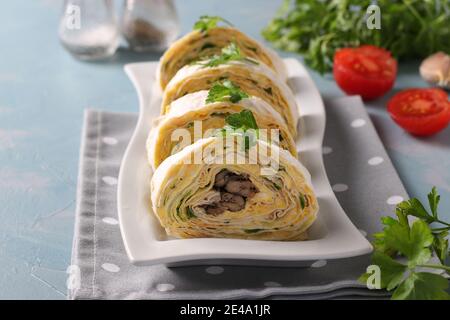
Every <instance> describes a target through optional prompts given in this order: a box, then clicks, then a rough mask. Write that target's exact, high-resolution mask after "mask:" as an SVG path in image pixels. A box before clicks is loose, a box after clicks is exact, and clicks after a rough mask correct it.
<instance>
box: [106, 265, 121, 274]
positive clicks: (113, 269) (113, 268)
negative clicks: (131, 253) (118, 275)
mask: <svg viewBox="0 0 450 320" xmlns="http://www.w3.org/2000/svg"><path fill="white" fill-rule="evenodd" d="M102 268H103V270H106V271H108V272H114V273H115V272H119V271H120V268H119V266H117V265H115V264H114V263H104V264H102Z"/></svg>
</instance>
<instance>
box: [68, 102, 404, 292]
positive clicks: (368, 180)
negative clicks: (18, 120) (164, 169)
mask: <svg viewBox="0 0 450 320" xmlns="http://www.w3.org/2000/svg"><path fill="white" fill-rule="evenodd" d="M326 111H327V129H326V134H325V141H324V146H323V154H324V155H323V156H324V160H325V166H326V169H327V173H328V177H329V179H330V182H331V184H332V186H333V190H334V191H335V193H336V195H337V198H338V200H339V202H340V203H341V205H342V207H343V208H344V210H345V212H346V213H347V214H348V216H349V217H350V219H351V220H352V222H353V223H354V224H355V225H356V226H357V227H358V228H359V229H360V230H361V232H362V233H363V234H364V235H367V236H368V237H369V238H370V235H371V234H373V233H374V232H377V231H379V229H380V223H379V220H380V216H381V215H388V214H392V213H393V210H394V207H395V204H396V203H398V202H399V201H401V200H402V199H403V198H406V197H407V194H406V192H405V190H404V188H403V186H402V183H401V181H400V180H399V178H398V175H397V173H396V171H395V169H394V167H393V166H392V163H391V161H390V160H389V158H388V155H387V154H386V151H385V149H384V147H383V145H382V144H381V142H380V139H379V138H378V135H377V133H376V131H375V129H374V127H373V125H372V122H371V121H370V119H369V117H368V115H367V112H366V110H365V108H364V105H363V103H362V101H361V100H360V98H359V97H344V98H339V99H334V100H330V101H326ZM136 120H137V115H135V114H119V113H110V112H102V111H96V110H88V111H87V112H86V114H85V124H84V131H83V140H82V147H81V156H80V172H79V188H78V206H77V215H76V226H75V235H74V246H73V252H72V266H71V268H70V269H69V270H71V274H70V278H69V281H68V285H69V292H68V296H69V298H70V299H92V298H93V299H202V298H203V299H230V298H243V299H247V298H276V299H286V298H291V299H332V298H349V297H354V298H358V297H359V298H361V297H364V298H373V297H381V298H383V297H386V293H385V292H382V291H371V290H368V289H366V288H365V287H364V285H362V284H360V283H358V281H357V278H358V277H359V275H360V274H361V273H363V272H364V271H365V268H366V266H367V265H368V264H369V256H367V255H366V256H361V257H356V258H347V259H342V260H330V261H325V260H319V261H316V262H314V263H313V264H312V265H311V266H310V267H306V268H305V267H303V268H300V267H296V268H294V267H290V268H279V267H241V266H204V267H202V266H196V267H177V268H168V267H166V266H164V265H157V266H151V267H136V266H133V265H131V264H130V262H129V261H128V258H127V255H126V253H125V249H124V246H123V243H122V238H121V235H120V230H119V225H118V221H117V220H118V218H117V207H116V184H117V176H118V174H119V167H120V162H121V158H122V156H123V154H124V151H125V148H126V146H127V143H128V141H129V139H130V137H131V134H132V132H133V129H134V126H135V124H136ZM143 148H144V146H143ZM143 152H144V149H143Z"/></svg>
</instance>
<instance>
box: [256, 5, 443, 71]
mask: <svg viewBox="0 0 450 320" xmlns="http://www.w3.org/2000/svg"><path fill="white" fill-rule="evenodd" d="M373 3H376V4H377V6H378V7H379V8H380V12H381V16H380V27H381V29H376V28H374V29H369V28H368V27H367V18H368V14H367V8H368V7H369V5H371V4H373ZM449 12H450V2H449V1H448V0H445V1H438V0H432V1H423V0H401V1H400V0H399V1H392V0H377V1H376V2H375V1H373V0H346V1H317V0H302V1H298V0H297V1H295V0H285V1H284V2H283V4H282V6H281V7H280V10H279V11H278V13H277V14H276V15H275V17H274V18H273V19H272V21H270V22H269V24H268V25H267V26H266V27H265V28H264V30H263V31H262V33H263V36H264V38H266V40H268V41H271V42H272V43H273V44H274V45H275V46H276V47H277V48H280V49H282V50H286V51H292V52H298V53H300V54H303V55H304V57H305V61H306V62H307V63H308V65H309V66H310V67H311V68H313V69H315V70H317V71H319V72H320V73H325V72H329V71H331V70H332V66H333V56H334V53H335V51H336V50H337V49H339V48H344V47H357V46H359V45H362V44H371V45H376V46H379V47H382V48H386V49H388V50H389V51H390V52H391V53H392V55H393V56H394V57H395V58H397V59H399V60H400V61H402V60H406V59H411V58H413V59H417V58H425V57H427V56H429V55H430V54H432V53H435V52H438V51H444V52H447V53H448V52H450V41H448V39H450V28H449V27H448V25H449V23H448V21H449ZM369 14H370V13H369ZM317 17H321V18H320V19H318V18H317ZM399 30H401V36H399V34H398V31H399Z"/></svg>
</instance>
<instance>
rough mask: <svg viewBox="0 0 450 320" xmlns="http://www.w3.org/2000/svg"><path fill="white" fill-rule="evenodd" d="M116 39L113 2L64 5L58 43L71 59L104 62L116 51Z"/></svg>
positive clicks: (76, 0) (80, 0)
mask: <svg viewBox="0 0 450 320" xmlns="http://www.w3.org/2000/svg"><path fill="white" fill-rule="evenodd" d="M119 36H120V34H119V27H118V24H117V18H116V15H115V12H114V2H113V0H66V1H65V3H64V10H63V13H62V16H61V21H60V24H59V39H60V41H61V43H62V44H63V46H64V47H65V48H66V49H67V50H68V51H69V52H70V53H71V54H72V55H74V56H75V57H77V58H79V59H83V60H92V59H102V58H108V57H110V56H112V55H114V53H115V51H116V50H117V47H118V46H119Z"/></svg>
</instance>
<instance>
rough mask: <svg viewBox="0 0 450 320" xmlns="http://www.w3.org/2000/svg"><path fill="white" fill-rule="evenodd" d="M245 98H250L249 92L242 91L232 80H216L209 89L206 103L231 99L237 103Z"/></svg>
mask: <svg viewBox="0 0 450 320" xmlns="http://www.w3.org/2000/svg"><path fill="white" fill-rule="evenodd" d="M245 98H248V94H247V93H245V92H244V91H242V90H241V89H240V88H239V87H238V86H237V85H235V84H234V83H233V82H231V81H230V80H223V81H222V82H216V83H215V84H214V85H213V86H212V87H211V89H209V92H208V97H207V98H206V103H213V102H220V101H231V102H233V103H236V102H239V101H241V100H242V99H245Z"/></svg>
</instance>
